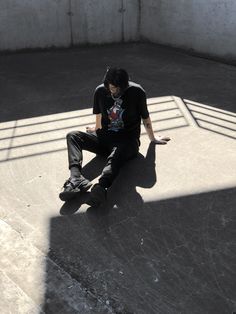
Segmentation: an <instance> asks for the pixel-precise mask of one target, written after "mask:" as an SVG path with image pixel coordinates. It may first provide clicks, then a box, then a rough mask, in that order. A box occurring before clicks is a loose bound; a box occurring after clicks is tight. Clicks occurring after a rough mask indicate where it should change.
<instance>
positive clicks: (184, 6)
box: [140, 0, 236, 60]
mask: <svg viewBox="0 0 236 314" xmlns="http://www.w3.org/2000/svg"><path fill="white" fill-rule="evenodd" d="M141 10H142V14H141V25H140V31H141V36H142V37H143V39H148V40H150V41H152V42H156V43H159V44H165V45H170V46H174V47H180V48H184V49H189V50H193V51H196V52H199V53H202V54H206V55H210V56H215V57H220V58H224V59H234V60H236V1H235V0H141Z"/></svg>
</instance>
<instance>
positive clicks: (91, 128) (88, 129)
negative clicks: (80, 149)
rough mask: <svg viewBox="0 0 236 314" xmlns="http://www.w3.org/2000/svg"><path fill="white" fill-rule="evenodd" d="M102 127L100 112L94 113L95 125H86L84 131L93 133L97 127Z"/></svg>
mask: <svg viewBox="0 0 236 314" xmlns="http://www.w3.org/2000/svg"><path fill="white" fill-rule="evenodd" d="M101 128H102V114H101V113H98V114H96V120H95V126H87V127H86V132H87V133H95V132H96V131H97V130H98V129H101Z"/></svg>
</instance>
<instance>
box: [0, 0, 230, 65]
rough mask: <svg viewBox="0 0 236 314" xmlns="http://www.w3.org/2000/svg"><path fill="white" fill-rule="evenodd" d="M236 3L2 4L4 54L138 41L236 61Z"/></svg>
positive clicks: (7, 0) (91, 0) (52, 0)
mask: <svg viewBox="0 0 236 314" xmlns="http://www.w3.org/2000/svg"><path fill="white" fill-rule="evenodd" d="M235 17H236V0H112V1H111V0H40V1H39V0H20V1H19V0H0V50H18V49H25V48H47V47H68V46H70V45H72V44H76V45H79V44H102V43H112V42H121V41H135V40H136V41H137V40H139V39H140V38H141V39H146V40H149V41H152V42H155V43H159V44H165V45H170V46H174V47H179V48H184V49H188V50H193V51H196V52H198V53H203V54H207V55H209V56H215V57H220V58H223V59H227V60H232V59H233V60H236V18H235Z"/></svg>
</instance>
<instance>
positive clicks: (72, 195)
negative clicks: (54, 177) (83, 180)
mask: <svg viewBox="0 0 236 314" xmlns="http://www.w3.org/2000/svg"><path fill="white" fill-rule="evenodd" d="M92 185H93V184H92V183H91V182H89V183H88V184H87V185H84V186H83V187H82V188H81V189H80V191H77V192H61V193H60V194H59V198H60V200H61V201H64V202H65V201H69V200H71V199H73V198H75V197H76V196H77V195H78V194H79V193H83V192H87V191H88V190H89V189H90V188H91V186H92Z"/></svg>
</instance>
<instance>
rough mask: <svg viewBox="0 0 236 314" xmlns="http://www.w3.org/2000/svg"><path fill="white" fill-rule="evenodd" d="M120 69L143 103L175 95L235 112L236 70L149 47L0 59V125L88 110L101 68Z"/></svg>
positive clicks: (137, 45) (107, 47)
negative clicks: (141, 95) (140, 88)
mask: <svg viewBox="0 0 236 314" xmlns="http://www.w3.org/2000/svg"><path fill="white" fill-rule="evenodd" d="M108 65H109V66H112V65H120V66H122V67H124V68H126V69H127V70H128V71H129V73H130V76H131V79H132V80H134V81H136V82H138V83H140V84H142V85H143V87H144V88H145V90H146V92H147V96H148V98H151V97H159V96H164V95H177V96H179V97H181V98H188V99H191V100H193V101H198V102H201V103H204V104H209V105H212V106H214V107H218V108H222V109H224V110H228V111H232V112H235V99H236V91H235V86H236V68H235V67H234V66H230V65H225V64H222V63H218V62H215V61H210V60H206V59H202V58H198V57H193V56H189V55H187V54H184V53H182V52H180V51H176V50H174V49H171V48H167V47H162V46H159V45H155V44H149V43H132V44H114V45H105V46H94V47H80V48H75V49H68V50H61V51H45V52H42V51H40V52H39V53H20V54H10V55H1V56H0V94H1V105H0V106H1V116H0V122H4V121H12V120H18V119H23V118H30V117H37V116H42V115H49V114H54V113H59V112H67V111H72V110H78V109H85V108H89V107H91V105H92V98H93V91H94V89H95V87H96V86H97V85H98V84H100V82H101V81H102V78H103V75H104V70H105V69H106V67H107V66H108Z"/></svg>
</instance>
